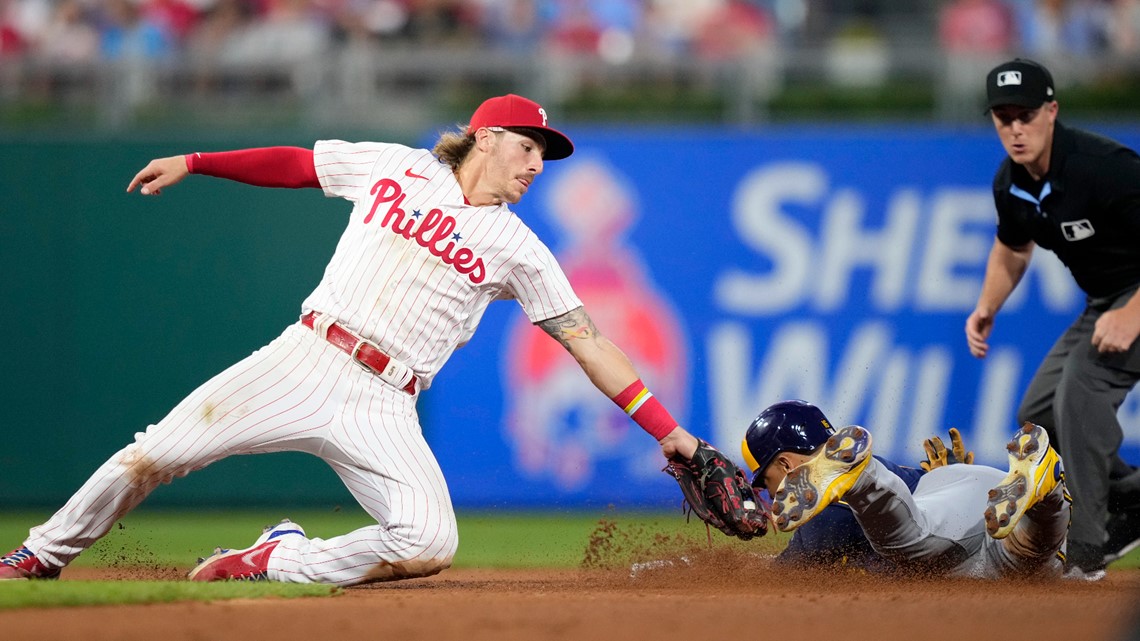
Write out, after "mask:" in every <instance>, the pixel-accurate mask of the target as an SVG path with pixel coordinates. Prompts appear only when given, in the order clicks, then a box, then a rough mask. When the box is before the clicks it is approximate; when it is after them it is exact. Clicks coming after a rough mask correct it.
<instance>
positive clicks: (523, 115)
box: [467, 93, 574, 160]
mask: <svg viewBox="0 0 1140 641" xmlns="http://www.w3.org/2000/svg"><path fill="white" fill-rule="evenodd" d="M546 121H547V117H546V110H545V109H543V108H542V106H541V105H539V104H538V103H537V102H535V101H533V100H529V99H527V98H523V97H522V96H516V95H515V94H513V93H511V94H507V95H505V96H496V97H494V98H488V99H487V100H484V101H483V104H481V105H479V108H478V109H476V110H475V113H474V114H472V115H471V123H470V124H468V125H467V133H468V134H472V133H475V131H477V130H478V129H480V128H481V127H504V128H505V127H525V128H527V129H534V130H536V131H540V132H542V135H543V137H545V138H546V154H544V155H543V159H545V160H561V159H562V158H565V157H567V156H569V155H570V154H572V153H574V143H572V142H570V139H569V138H567V137H566V134H564V133H562V132H561V131H558V130H557V129H551V128H550V127H547V126H546Z"/></svg>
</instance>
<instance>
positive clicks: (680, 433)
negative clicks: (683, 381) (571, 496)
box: [538, 307, 698, 459]
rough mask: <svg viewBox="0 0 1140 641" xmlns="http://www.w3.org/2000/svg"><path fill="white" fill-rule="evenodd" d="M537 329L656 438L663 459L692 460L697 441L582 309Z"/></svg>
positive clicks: (552, 320)
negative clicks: (576, 362) (567, 354)
mask: <svg viewBox="0 0 1140 641" xmlns="http://www.w3.org/2000/svg"><path fill="white" fill-rule="evenodd" d="M538 326H539V327H541V328H542V330H543V331H545V332H546V333H547V334H549V335H550V336H551V337H552V338H554V340H556V341H558V342H559V343H561V344H562V346H563V347H565V348H566V351H568V352H570V355H571V356H573V357H574V360H576V361H578V365H580V366H581V367H582V371H583V372H585V373H586V376H587V377H588V378H589V379H590V382H592V383H593V384H594V386H595V387H597V388H598V389H599V390H600V391H601V392H602V393H603V394H605V395H606V396H607V397H609V398H610V399H612V400H613V401H614V402H615V403H617V405H618V406H619V407H621V408H622V409H623V410H625V412H626V414H628V415H629V416H630V418H632V419H633V420H634V421H635V422H636V423H637V424H638V425H640V426H641V427H642V429H644V430H645V431H646V432H649V433H650V434H651V435H652V436H653V437H654V438H656V439H657V442H658V444H660V445H661V452H662V453H663V454H664V455H665V456H666V458H668V457H672V456H674V455H677V454H680V455H681V456H684V457H685V458H686V459H689V458H692V456H693V454H694V453H695V452H696V451H697V445H698V442H697V438H696V437H695V436H693V435H692V434H690V433H689V432H688V431H687V430H685V428H683V427H681V426H680V425H678V424H677V422H676V421H675V420H673V417H672V416H670V415H669V412H668V411H667V410H665V408H664V407H663V406H662V405H661V403H660V401H658V400H657V399H656V398H654V397H653V394H651V393H650V392H649V390H648V389H646V388H645V385H644V384H643V383H642V382H641V378H640V377H639V376H638V374H637V370H635V369H634V367H633V363H631V362H630V360H629V358H628V357H627V356H626V355H625V352H623V351H621V349H619V348H618V346H617V345H614V343H613V342H612V341H611V340H610V339H608V338H606V337H605V336H603V335H602V334H601V332H599V331H598V328H597V327H595V326H594V321H593V320H591V319H590V315H589V314H587V313H586V309H585V308H584V307H578V308H576V309H573V310H570V311H569V312H566V313H565V314H563V315H561V316H556V317H554V318H550V319H547V320H544V321H540V322H539V323H538Z"/></svg>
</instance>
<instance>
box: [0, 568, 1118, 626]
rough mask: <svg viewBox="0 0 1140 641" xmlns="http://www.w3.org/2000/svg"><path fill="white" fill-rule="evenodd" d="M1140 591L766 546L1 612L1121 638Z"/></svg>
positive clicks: (127, 621) (143, 622) (151, 619)
mask: <svg viewBox="0 0 1140 641" xmlns="http://www.w3.org/2000/svg"><path fill="white" fill-rule="evenodd" d="M721 561H723V559H721ZM148 572H149V573H150V574H151V576H150V577H147V576H145V574H147V573H148ZM178 572H180V570H179V571H178ZM172 573H175V574H176V572H175V570H173V569H169V570H155V569H152V570H132V571H129V572H127V571H124V570H122V569H116V570H84V569H82V568H74V569H71V570H69V571H68V572H67V573H66V575H65V580H67V579H88V580H90V579H105V580H123V579H131V580H139V579H143V578H153V579H170V578H172V576H171V575H172ZM771 586H778V587H771ZM1138 595H1140V572H1137V571H1131V570H1124V571H1113V572H1110V573H1109V575H1108V578H1107V579H1105V580H1104V581H1101V582H1099V583H1083V582H1068V581H1066V582H1046V583H1041V582H1022V581H1000V582H988V581H986V582H983V581H968V580H919V579H906V580H888V579H884V578H880V577H870V576H867V575H863V574H856V573H851V572H842V571H834V572H792V573H788V572H783V573H777V572H776V571H775V570H774V569H771V568H769V567H768V565H767V562H766V561H762V560H757V559H746V560H743V561H742V562H740V563H736V564H734V567H732V568H730V569H728V570H726V569H725V567H724V564H723V563H721V562H718V563H716V564H712V565H709V566H708V567H705V568H704V569H695V568H693V567H676V566H675V567H668V568H658V569H654V570H648V571H644V572H641V573H640V574H639V575H638V576H637V577H635V578H631V576H630V572H629V570H628V569H621V570H617V569H581V570H473V569H458V570H448V571H446V572H444V573H442V574H440V575H438V576H435V577H431V578H426V579H414V580H409V581H403V582H396V583H384V584H373V585H370V586H363V587H357V588H350V589H346V590H344V591H343V592H342V593H341V594H340V595H338V596H335V597H332V598H312V599H289V600H279V599H270V600H248V601H245V600H239V601H219V602H215V603H189V604H161V605H145V606H114V607H110V606H109V607H82V608H59V609H50V610H43V609H39V610H20V611H11V612H3V613H0V638H2V639H5V640H6V641H9V640H10V641H17V640H19V641H23V640H31V639H51V640H56V639H76V640H82V641H99V640H102V639H107V640H111V639H114V640H118V641H135V640H139V641H142V640H144V639H145V640H147V641H154V640H158V641H182V640H223V641H228V640H230V639H233V640H238V639H240V640H243V641H257V640H259V639H266V640H273V641H288V640H292V639H298V640H301V639H303V640H305V641H338V640H341V639H345V640H348V639H392V640H397V639H398V640H401V641H420V640H424V641H427V640H431V641H440V640H451V639H456V640H458V639H463V640H470V641H482V640H487V641H492V640H493V641H514V640H524V639H525V640H527V641H533V640H547V639H575V640H578V639H581V640H586V641H603V640H608V639H623V640H632V639H648V640H652V641H660V640H665V639H701V638H714V639H769V638H774V639H787V638H798V639H844V640H847V641H855V640H857V639H873V640H875V641H891V640H895V639H898V640H900V641H902V640H905V641H914V640H915V639H922V640H923V641H938V640H941V639H945V640H947V641H950V640H953V641H962V640H963V639H969V640H971V641H973V640H979V641H985V640H988V639H995V640H998V639H1000V640H1001V641H1013V640H1016V639H1033V640H1034V641H1047V640H1051V639H1056V640H1058V641H1061V640H1063V641H1074V640H1076V641H1099V640H1112V641H1117V640H1122V639H1125V638H1128V633H1129V632H1131V631H1132V628H1131V619H1132V617H1133V616H1134V615H1135V613H1136V606H1137V603H1138V601H1137V596H1138Z"/></svg>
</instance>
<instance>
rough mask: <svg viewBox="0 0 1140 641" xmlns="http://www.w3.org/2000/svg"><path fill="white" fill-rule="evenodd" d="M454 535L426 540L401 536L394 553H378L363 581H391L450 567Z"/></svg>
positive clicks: (453, 552) (428, 573) (441, 570)
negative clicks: (400, 541) (398, 550)
mask: <svg viewBox="0 0 1140 641" xmlns="http://www.w3.org/2000/svg"><path fill="white" fill-rule="evenodd" d="M458 543H459V541H458V539H457V538H456V537H455V536H449V537H444V538H438V537H436V538H432V539H430V540H416V541H413V540H405V541H403V545H402V549H401V550H400V552H399V553H398V554H396V555H393V554H392V552H391V551H385V552H382V553H380V555H379V556H380V559H379V560H378V561H377V563H376V564H375V565H374V566H373V567H372V568H371V569H370V570H369V572H368V576H367V578H366V579H365V580H366V581H394V580H398V579H413V578H417V577H425V576H432V575H434V574H439V573H440V572H443V571H444V570H446V569H447V568H449V567H451V562H452V560H453V559H454V558H455V551H456V549H457V548H458Z"/></svg>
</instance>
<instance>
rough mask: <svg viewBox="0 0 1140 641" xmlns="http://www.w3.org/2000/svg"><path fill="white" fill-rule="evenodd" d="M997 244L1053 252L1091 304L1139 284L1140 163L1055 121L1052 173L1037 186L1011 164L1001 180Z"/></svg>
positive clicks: (1008, 162)
mask: <svg viewBox="0 0 1140 641" xmlns="http://www.w3.org/2000/svg"><path fill="white" fill-rule="evenodd" d="M993 189H994V204H995V205H997V212H998V229H997V237H998V240H1000V241H1001V242H1002V243H1005V244H1006V245H1008V246H1010V247H1021V246H1024V245H1025V244H1026V243H1028V242H1029V241H1033V242H1035V243H1037V244H1038V245H1040V246H1041V247H1044V248H1045V249H1048V250H1051V251H1052V252H1053V253H1055V254H1056V255H1057V257H1058V258H1060V259H1061V262H1063V263H1064V264H1065V266H1066V267H1068V268H1069V271H1070V272H1072V274H1073V278H1074V279H1076V281H1077V285H1079V286H1080V287H1081V289H1083V290H1084V291H1085V294H1087V295H1088V296H1090V297H1092V298H1104V297H1109V296H1112V295H1114V294H1119V293H1121V292H1124V291H1126V290H1128V289H1131V288H1134V287H1136V286H1137V285H1138V284H1140V156H1138V155H1137V154H1136V152H1135V151H1133V150H1131V149H1129V148H1128V147H1125V146H1124V145H1121V144H1120V143H1118V142H1116V141H1113V140H1110V139H1108V138H1105V137H1103V136H1098V135H1096V134H1092V133H1089V132H1087V131H1082V130H1080V129H1070V128H1068V127H1064V126H1062V125H1061V121H1059V120H1058V121H1056V123H1055V126H1054V130H1053V149H1052V152H1051V156H1050V158H1049V172H1048V173H1047V174H1046V175H1045V178H1044V179H1043V180H1042V181H1040V182H1037V181H1034V180H1033V178H1031V177H1030V176H1029V172H1027V171H1026V170H1025V168H1024V167H1022V166H1021V165H1018V164H1016V163H1014V162H1013V160H1012V159H1010V158H1008V157H1007V158H1006V159H1005V162H1003V163H1002V164H1001V166H1000V167H999V168H998V171H997V174H995V175H994V185H993Z"/></svg>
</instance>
